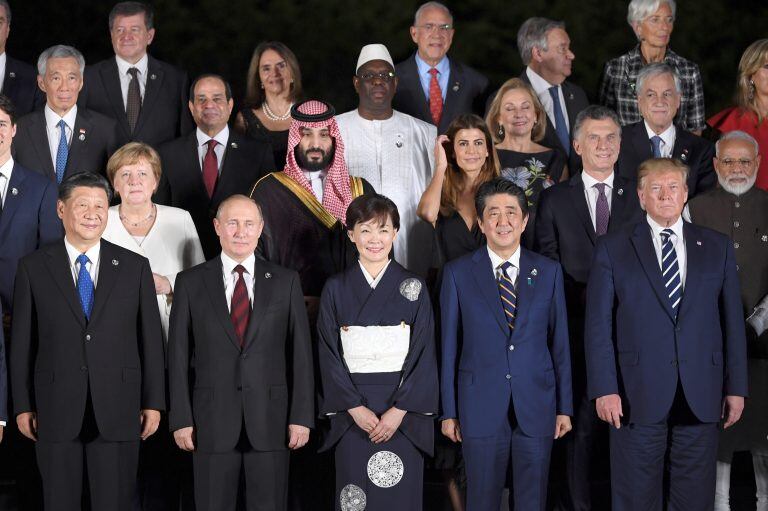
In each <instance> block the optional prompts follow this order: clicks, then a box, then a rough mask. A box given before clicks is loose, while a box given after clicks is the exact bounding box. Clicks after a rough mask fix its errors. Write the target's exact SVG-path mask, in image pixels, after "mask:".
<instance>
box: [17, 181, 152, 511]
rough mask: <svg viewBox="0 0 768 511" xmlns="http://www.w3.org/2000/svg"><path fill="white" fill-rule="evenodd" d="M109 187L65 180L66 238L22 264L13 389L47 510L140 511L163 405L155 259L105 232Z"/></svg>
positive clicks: (61, 203) (60, 208)
mask: <svg viewBox="0 0 768 511" xmlns="http://www.w3.org/2000/svg"><path fill="white" fill-rule="evenodd" d="M110 195H111V192H110V189H109V184H108V183H107V181H106V179H105V178H103V177H102V176H100V175H98V174H92V173H90V172H79V173H76V174H74V175H72V176H71V177H69V178H68V179H66V180H65V181H64V182H62V184H61V186H60V188H59V200H58V202H57V213H58V216H59V218H61V220H62V222H63V224H64V232H65V235H64V239H62V240H60V241H59V242H56V243H54V244H51V245H47V246H45V247H43V248H41V249H40V250H37V251H36V252H33V253H32V254H30V255H28V256H26V257H24V258H23V259H22V260H21V261H20V262H19V268H18V271H17V274H16V283H15V286H14V303H13V305H14V307H13V325H12V330H11V336H12V338H13V345H12V347H11V350H10V351H11V353H10V355H11V363H10V368H11V384H12V385H11V388H12V392H13V403H14V409H15V413H16V423H17V424H18V426H19V430H20V431H21V432H22V434H24V436H26V437H27V438H29V439H31V440H34V441H36V442H37V443H36V451H37V461H38V466H39V467H40V473H41V475H42V478H43V494H44V501H45V508H46V510H48V511H50V510H62V511H64V510H66V511H70V510H73V509H80V503H81V493H82V487H83V474H85V473H86V472H87V474H88V480H89V485H88V486H89V488H90V502H91V506H92V508H93V509H114V510H120V511H123V510H126V511H127V510H130V509H131V501H132V497H133V492H134V489H135V485H136V469H137V463H138V455H139V439H140V438H141V439H146V438H147V437H149V436H150V435H152V434H153V433H154V432H155V431H156V430H157V426H158V423H159V422H160V410H163V409H164V408H165V377H164V366H165V363H164V357H163V338H162V329H161V327H160V315H159V313H158V310H157V300H156V298H155V286H154V282H153V280H152V271H151V269H150V267H149V262H148V261H147V260H146V259H145V258H143V257H140V256H138V255H136V254H135V253H133V252H131V251H129V250H126V249H123V248H120V247H118V246H116V245H113V244H112V243H109V242H107V241H106V240H102V239H101V234H102V232H103V231H104V228H105V227H106V223H107V209H108V208H109V199H110V197H109V196H110Z"/></svg>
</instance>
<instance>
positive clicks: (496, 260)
mask: <svg viewBox="0 0 768 511" xmlns="http://www.w3.org/2000/svg"><path fill="white" fill-rule="evenodd" d="M485 248H486V249H488V256H489V257H490V258H491V268H493V271H494V272H495V271H496V269H497V268H498V267H499V266H501V265H502V264H503V263H504V262H506V261H509V262H510V263H512V266H514V267H515V268H517V270H518V271H520V245H518V246H517V250H515V253H514V254H512V257H510V258H509V259H502V258H501V256H500V255H498V254H497V253H496V252H494V251H493V250H491V247H489V246H488V245H486V246H485Z"/></svg>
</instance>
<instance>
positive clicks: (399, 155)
mask: <svg viewBox="0 0 768 511" xmlns="http://www.w3.org/2000/svg"><path fill="white" fill-rule="evenodd" d="M352 82H353V84H354V86H355V90H356V91H357V93H358V96H359V97H360V101H359V104H358V108H357V109H356V110H351V111H349V112H346V113H343V114H341V115H339V116H337V117H336V120H337V122H338V125H339V130H340V131H341V134H342V138H343V140H344V159H345V160H346V162H347V167H348V168H349V174H350V175H352V176H358V177H362V178H364V179H365V180H367V181H368V182H369V183H370V184H371V185H372V186H373V188H374V189H375V190H376V191H377V192H378V193H380V194H382V195H386V196H387V197H389V198H390V199H392V201H393V202H394V203H395V204H396V205H397V209H398V212H399V213H400V232H399V234H398V236H397V239H396V240H395V248H394V252H395V260H396V261H397V262H398V263H400V264H401V265H403V266H405V267H406V268H408V269H409V270H411V271H413V272H415V273H418V274H419V275H422V276H426V274H427V271H428V270H429V268H430V266H431V263H432V239H433V235H432V229H431V226H430V225H429V224H427V223H425V222H423V221H422V220H420V219H419V218H418V217H417V216H416V206H418V204H419V199H420V198H421V195H422V193H424V190H425V189H426V187H427V185H428V184H429V182H430V180H431V179H432V169H433V167H434V163H435V162H434V153H433V148H434V146H435V138H436V136H437V129H436V128H435V126H433V125H432V124H428V123H426V122H424V121H421V120H419V119H416V118H415V117H411V116H410V115H406V114H404V113H402V112H398V111H396V110H393V109H392V98H393V96H394V95H395V90H396V89H397V77H396V76H395V66H394V64H393V62H392V57H391V56H390V55H389V51H388V50H387V47H386V46H384V45H383V44H369V45H366V46H364V47H363V49H362V50H361V51H360V57H359V58H358V60H357V68H356V72H355V76H354V77H353V78H352Z"/></svg>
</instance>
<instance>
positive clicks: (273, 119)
mask: <svg viewBox="0 0 768 511" xmlns="http://www.w3.org/2000/svg"><path fill="white" fill-rule="evenodd" d="M247 80H248V81H247V83H246V97H245V104H246V107H245V108H243V109H242V110H240V112H238V114H237V117H236V118H235V129H237V130H238V131H240V132H242V133H243V134H245V135H246V136H248V137H250V138H253V139H255V140H262V141H264V142H269V143H270V144H272V151H273V153H274V157H275V165H276V167H277V168H276V169H275V170H278V171H279V170H283V167H284V166H285V153H286V151H287V150H288V128H289V127H290V126H291V107H292V106H293V104H294V103H295V102H296V101H297V100H298V99H300V98H301V70H300V69H299V61H298V60H297V59H296V55H294V54H293V52H292V51H291V50H290V49H289V48H288V47H287V46H286V45H284V44H283V43H281V42H278V41H269V42H263V43H261V44H259V45H258V46H257V47H256V49H255V50H254V52H253V57H251V64H250V65H249V66H248V79H247Z"/></svg>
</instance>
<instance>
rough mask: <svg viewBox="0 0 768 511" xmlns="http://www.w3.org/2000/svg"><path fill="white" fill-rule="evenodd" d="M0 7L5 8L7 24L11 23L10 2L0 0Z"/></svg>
mask: <svg viewBox="0 0 768 511" xmlns="http://www.w3.org/2000/svg"><path fill="white" fill-rule="evenodd" d="M0 7H3V8H5V18H6V21H7V22H8V24H9V25H10V24H11V4H9V3H8V2H7V1H6V0H0Z"/></svg>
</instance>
